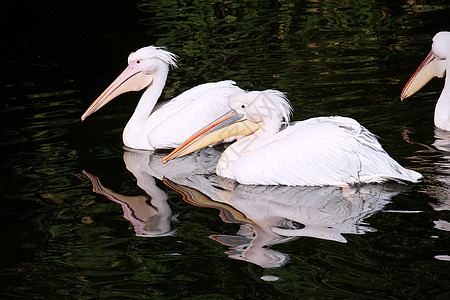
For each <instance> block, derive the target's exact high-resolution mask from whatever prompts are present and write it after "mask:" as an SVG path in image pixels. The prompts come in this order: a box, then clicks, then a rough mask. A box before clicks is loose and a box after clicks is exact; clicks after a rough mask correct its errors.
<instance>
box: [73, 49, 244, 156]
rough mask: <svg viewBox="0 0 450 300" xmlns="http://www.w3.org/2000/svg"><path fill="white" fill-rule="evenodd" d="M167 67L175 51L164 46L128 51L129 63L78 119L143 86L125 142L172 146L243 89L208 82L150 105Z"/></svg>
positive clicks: (218, 112)
mask: <svg viewBox="0 0 450 300" xmlns="http://www.w3.org/2000/svg"><path fill="white" fill-rule="evenodd" d="M169 66H172V67H176V56H175V55H174V54H173V53H171V52H169V51H167V50H165V49H163V48H159V47H154V46H149V47H144V48H141V49H139V50H137V51H136V52H133V53H131V54H130V56H129V57H128V67H127V68H126V69H125V70H124V71H123V72H122V74H120V75H119V77H117V79H116V80H114V82H113V83H112V84H111V85H110V86H109V87H108V88H107V89H106V90H105V91H104V92H103V93H102V94H101V95H100V96H99V97H98V98H97V99H96V100H95V101H94V102H93V103H92V104H91V106H90V107H89V108H88V109H87V110H86V112H85V113H84V114H83V116H82V117H81V120H83V121H84V119H86V118H87V117H88V116H89V115H90V114H92V113H94V112H95V111H97V110H98V109H100V108H101V107H102V106H104V105H105V104H106V103H108V102H109V101H111V100H112V99H114V98H115V97H117V96H119V95H120V94H123V93H125V92H128V91H139V90H142V89H144V88H145V89H146V90H145V92H144V93H143V95H142V97H141V99H140V100H139V103H138V105H137V107H136V110H135V111H134V113H133V116H132V117H131V118H130V120H129V121H128V124H127V125H126V126H125V129H124V131H123V143H124V144H125V146H127V147H129V148H133V149H141V150H154V149H162V148H175V147H177V146H178V145H179V144H180V143H181V142H183V141H184V140H185V139H187V138H188V137H189V136H190V135H191V134H192V133H194V132H196V131H197V130H199V129H200V128H202V127H203V126H204V125H205V124H208V123H209V122H211V121H212V120H214V119H216V118H217V117H219V116H221V115H222V114H224V113H225V112H226V111H228V109H229V108H228V105H227V98H228V96H229V95H231V94H235V93H237V92H240V91H242V90H241V89H240V88H239V87H237V86H235V85H234V82H233V81H230V80H226V81H220V82H215V83H206V84H202V85H199V86H196V87H194V88H192V89H190V90H188V91H185V92H184V93H182V94H180V95H179V96H177V97H175V98H173V99H172V100H171V101H169V102H166V103H165V104H163V105H162V106H160V107H158V108H157V109H154V108H155V104H156V101H157V100H158V98H159V96H160V95H161V92H162V90H163V88H164V85H165V82H166V79H167V74H168V72H169ZM194 112H195V113H194Z"/></svg>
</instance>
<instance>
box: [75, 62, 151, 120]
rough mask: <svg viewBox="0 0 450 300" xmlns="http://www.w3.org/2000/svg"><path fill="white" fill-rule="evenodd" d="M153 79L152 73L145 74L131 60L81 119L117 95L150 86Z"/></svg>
mask: <svg viewBox="0 0 450 300" xmlns="http://www.w3.org/2000/svg"><path fill="white" fill-rule="evenodd" d="M152 81H153V75H152V74H148V75H146V74H144V73H143V72H142V71H141V69H140V68H138V67H137V66H136V63H135V62H131V63H130V64H129V65H128V67H127V68H126V69H125V70H124V71H123V72H122V74H120V75H119V77H117V78H116V80H114V81H113V83H111V84H110V86H109V87H108V88H107V89H106V90H105V91H104V92H103V93H102V94H101V95H100V96H99V97H98V98H97V99H96V100H95V101H94V102H92V104H91V106H89V108H88V109H87V110H86V111H85V112H84V114H83V115H82V116H81V121H84V119H86V118H87V117H88V116H89V115H91V114H93V113H94V112H96V111H97V110H99V109H100V108H101V107H103V106H104V105H105V104H106V103H108V102H109V101H111V100H112V99H114V98H116V97H117V96H119V95H121V94H123V93H126V92H129V91H140V90H142V89H143V88H145V87H147V86H149V85H150V83H151V82H152Z"/></svg>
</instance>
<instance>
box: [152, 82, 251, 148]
mask: <svg viewBox="0 0 450 300" xmlns="http://www.w3.org/2000/svg"><path fill="white" fill-rule="evenodd" d="M240 92H242V90H241V89H240V88H239V87H237V86H236V85H235V82H234V81H231V80H224V81H220V82H214V83H205V84H201V85H198V86H196V87H194V88H192V89H190V90H187V91H185V92H183V93H182V94H180V95H179V96H177V97H175V98H173V99H172V100H171V101H169V102H167V103H165V104H164V105H162V106H161V107H159V108H158V109H157V110H155V111H154V112H153V113H152V114H151V115H150V117H149V118H148V120H147V122H146V124H147V125H146V126H148V128H149V131H148V134H147V138H148V140H149V142H150V144H151V145H152V146H153V147H154V148H158V149H161V148H176V147H177V146H178V145H179V144H181V143H182V142H183V141H184V140H186V139H187V138H189V137H190V136H191V135H192V134H193V133H194V132H196V131H198V130H199V129H200V128H202V127H203V126H205V125H206V124H208V123H210V122H212V121H213V120H215V119H216V118H218V117H220V116H221V115H223V114H224V113H226V112H227V111H228V110H229V107H228V102H227V99H228V97H229V96H230V95H232V94H235V93H240ZM212 103H213V105H212Z"/></svg>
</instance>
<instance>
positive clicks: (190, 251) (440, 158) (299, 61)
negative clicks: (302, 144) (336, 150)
mask: <svg viewBox="0 0 450 300" xmlns="http://www.w3.org/2000/svg"><path fill="white" fill-rule="evenodd" d="M1 13H2V18H1V19H2V25H3V26H2V28H3V29H2V45H6V46H4V48H5V49H4V50H5V54H4V60H3V61H2V72H1V74H2V83H1V90H2V93H1V121H0V124H1V129H2V130H1V159H2V164H1V167H2V172H1V174H2V175H1V183H2V184H1V195H2V197H1V205H2V207H1V210H2V225H3V226H2V231H1V232H2V233H1V265H2V269H1V273H0V274H1V275H0V276H1V281H0V282H1V292H0V295H2V298H5V299H9V298H36V299H72V298H76V299H90V298H94V299H104V298H107V299H110V298H112V299H114V298H117V299H144V298H157V299H161V298H163V299H164V298H167V299H173V298H197V297H201V296H203V297H205V298H212V297H220V298H223V299H228V298H229V299H240V298H261V297H263V298H281V297H289V298H313V299H323V298H369V299H372V298H373V299H376V298H383V299H385V298H392V299H403V298H408V299H420V298H422V297H423V296H424V295H427V297H428V298H430V299H431V298H436V299H446V298H448V296H449V286H450V282H449V279H448V278H449V271H448V270H449V261H448V260H449V255H450V250H449V249H450V247H449V244H450V243H449V224H448V222H450V217H449V202H448V199H449V198H450V192H449V185H450V183H449V182H450V171H449V145H448V144H449V143H448V141H449V137H448V134H445V133H443V132H440V131H437V130H436V131H435V129H434V127H433V112H434V106H435V103H436V100H437V98H438V97H439V93H440V90H441V89H442V86H443V80H439V79H435V80H433V81H431V82H430V84H429V85H427V86H426V87H425V88H424V89H423V90H422V91H420V92H419V93H418V94H417V96H414V97H413V98H411V99H408V100H407V101H406V102H404V103H402V102H400V100H399V96H400V92H401V89H402V87H403V85H404V84H405V83H406V82H407V80H408V78H409V76H410V75H411V74H412V73H413V72H414V71H415V69H416V68H417V67H418V65H419V64H420V62H421V61H422V59H424V58H425V56H426V55H427V53H428V52H429V50H430V46H431V38H432V36H433V35H434V34H435V33H436V32H438V31H441V30H449V29H450V28H449V23H448V15H449V13H450V5H449V4H447V3H446V1H437V0H436V1H421V2H418V1H368V2H367V1H357V0H351V1H284V0H283V1H226V2H223V1H209V2H201V1H198V2H196V1H189V2H179V1H178V2H177V1H130V2H114V1H113V2H92V3H91V2H89V3H84V2H81V3H79V2H64V3H59V2H57V3H53V2H39V1H38V2H31V3H27V4H20V6H19V4H2V8H1ZM6 16H14V18H10V17H9V18H6ZM19 25H20V26H19ZM24 25H26V26H25V27H24ZM19 28H26V29H24V30H19ZM151 44H154V45H157V46H166V47H167V48H168V49H169V50H170V51H172V52H174V53H175V54H177V55H178V56H179V57H180V58H179V67H178V68H177V69H173V70H171V71H170V73H169V78H168V82H167V85H166V88H165V90H164V93H163V98H164V99H170V98H171V97H174V96H176V95H178V94H179V93H180V92H182V91H184V90H187V89H189V88H190V87H192V86H195V85H197V84H200V83H204V82H211V81H218V80H223V79H233V80H235V81H236V82H237V84H238V85H239V86H240V87H242V88H244V89H249V90H262V89H267V88H275V89H279V90H281V91H283V92H285V93H286V94H287V96H288V98H289V99H290V101H291V102H292V105H293V107H294V116H293V119H294V120H302V119H305V118H309V117H314V116H329V115H342V116H348V117H353V118H355V119H357V120H358V121H359V122H360V123H361V124H363V125H364V126H366V127H367V128H368V129H369V130H371V131H372V132H373V133H375V134H376V135H378V136H379V137H380V142H381V144H382V145H383V147H384V148H385V149H386V150H387V151H388V153H389V154H390V155H391V156H392V157H394V158H395V159H396V160H397V161H398V162H400V163H401V164H402V165H403V166H405V167H408V168H411V169H414V170H416V171H419V172H421V173H422V174H423V175H424V179H423V181H422V182H421V183H419V184H416V185H399V184H386V185H367V186H361V187H354V188H352V189H351V190H349V191H344V190H342V189H338V188H334V187H322V188H301V187H299V188H287V187H245V186H235V185H232V184H230V183H229V182H226V181H220V180H217V178H215V176H214V174H213V172H212V170H213V166H214V161H215V160H217V157H218V155H219V154H220V151H221V149H207V150H205V151H203V152H200V153H198V154H195V155H193V156H189V157H188V158H186V159H185V160H183V161H180V162H176V164H175V165H174V164H171V165H170V164H169V165H168V166H165V167H163V166H161V165H160V164H159V162H160V155H161V154H159V153H156V154H155V153H152V154H150V153H130V152H127V151H126V150H124V149H123V147H122V142H121V133H122V130H123V128H124V126H125V124H126V122H127V120H128V119H129V117H130V116H131V114H132V112H133V110H134V107H135V105H136V103H137V101H138V99H139V97H140V94H141V93H129V94H126V95H123V96H120V97H119V98H118V99H117V100H115V101H113V102H111V103H110V104H109V105H108V106H106V107H104V108H103V109H102V110H100V111H98V112H96V113H95V114H94V115H92V116H91V117H89V118H88V120H87V121H86V122H84V123H81V121H80V119H79V118H80V116H81V114H82V113H83V112H84V110H85V109H86V108H87V107H88V106H89V105H90V103H91V102H92V101H93V100H94V99H95V98H96V97H97V96H98V95H99V94H100V93H101V92H102V91H103V90H104V89H105V88H106V87H107V85H108V84H109V83H110V82H111V81H112V80H113V79H114V78H115V77H116V76H117V75H118V74H119V73H120V72H121V71H122V70H123V69H124V68H125V65H126V58H127V56H128V54H129V53H130V52H131V51H134V50H136V49H138V48H140V47H142V46H147V45H151ZM172 163H173V162H172ZM183 164H184V165H183ZM181 165H183V168H181V167H180V166H181ZM198 168H200V170H199V169H198ZM180 170H182V172H180ZM202 172H207V173H208V172H209V173H208V174H209V175H208V176H196V174H199V173H202ZM164 176H165V177H166V178H168V179H167V180H163V177H164ZM93 185H94V186H95V187H96V189H95V191H93Z"/></svg>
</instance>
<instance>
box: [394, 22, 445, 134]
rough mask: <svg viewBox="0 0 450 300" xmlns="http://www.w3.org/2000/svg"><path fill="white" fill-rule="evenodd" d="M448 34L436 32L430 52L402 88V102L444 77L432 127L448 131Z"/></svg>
mask: <svg viewBox="0 0 450 300" xmlns="http://www.w3.org/2000/svg"><path fill="white" fill-rule="evenodd" d="M449 72H450V32H448V31H441V32H438V33H437V34H436V35H435V36H434V38H433V45H432V46H431V52H430V53H429V54H428V56H427V57H426V58H425V60H424V61H423V62H422V64H421V65H420V66H419V68H418V69H417V71H416V72H415V73H414V74H413V76H412V77H411V78H410V79H409V81H408V83H407V84H406V85H405V87H404V88H403V91H402V94H401V96H400V98H401V99H402V100H403V99H405V98H407V97H409V96H411V95H413V94H414V93H415V92H417V91H418V90H420V89H421V88H422V87H423V86H424V85H425V84H427V83H428V81H430V80H431V79H432V78H433V77H436V76H437V77H439V78H442V77H444V76H445V85H444V89H443V90H442V93H441V96H440V97H439V99H438V102H437V104H436V108H435V111H434V125H435V126H436V127H438V128H440V129H443V130H447V131H450V76H449Z"/></svg>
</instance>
